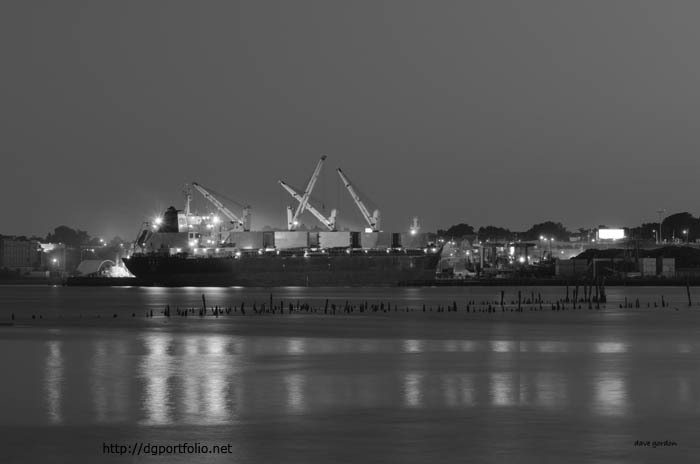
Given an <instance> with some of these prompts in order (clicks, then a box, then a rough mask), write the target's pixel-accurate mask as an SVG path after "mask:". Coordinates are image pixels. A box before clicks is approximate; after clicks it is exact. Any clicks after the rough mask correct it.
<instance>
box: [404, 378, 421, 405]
mask: <svg viewBox="0 0 700 464" xmlns="http://www.w3.org/2000/svg"><path fill="white" fill-rule="evenodd" d="M422 402H423V374H421V373H419V372H409V373H408V374H406V376H405V377H404V403H405V405H406V406H407V407H409V408H419V407H421V406H422Z"/></svg>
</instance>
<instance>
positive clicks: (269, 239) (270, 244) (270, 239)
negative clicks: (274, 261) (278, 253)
mask: <svg viewBox="0 0 700 464" xmlns="http://www.w3.org/2000/svg"><path fill="white" fill-rule="evenodd" d="M274 247H275V233H274V232H272V231H266V232H263V248H274Z"/></svg>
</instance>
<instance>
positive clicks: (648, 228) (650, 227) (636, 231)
mask: <svg viewBox="0 0 700 464" xmlns="http://www.w3.org/2000/svg"><path fill="white" fill-rule="evenodd" d="M658 231H659V223H658V222H645V223H643V224H642V225H641V226H637V227H632V228H630V229H629V234H628V235H627V236H628V237H630V238H633V239H636V240H655V239H656V234H657V233H658Z"/></svg>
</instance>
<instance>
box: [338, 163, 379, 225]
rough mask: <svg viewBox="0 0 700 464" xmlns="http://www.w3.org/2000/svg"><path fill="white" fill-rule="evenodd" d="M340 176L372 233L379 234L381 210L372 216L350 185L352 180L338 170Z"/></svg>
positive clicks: (376, 210)
mask: <svg viewBox="0 0 700 464" xmlns="http://www.w3.org/2000/svg"><path fill="white" fill-rule="evenodd" d="M338 175H339V176H340V178H341V179H342V180H343V184H345V188H346V189H348V192H350V196H351V197H352V199H353V200H354V201H355V204H356V205H357V207H358V208H359V209H360V213H361V214H362V217H363V218H365V221H366V222H367V225H368V226H369V227H368V228H369V229H370V230H371V231H372V232H379V210H378V209H375V210H374V212H373V213H372V214H371V215H370V214H369V210H368V209H367V207H366V206H365V204H364V203H362V200H361V199H360V196H359V195H358V194H357V192H355V189H354V188H353V186H352V184H351V183H350V180H349V179H348V178H347V176H345V174H343V171H341V170H340V168H338Z"/></svg>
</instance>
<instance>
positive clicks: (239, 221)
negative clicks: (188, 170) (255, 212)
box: [192, 182, 250, 231]
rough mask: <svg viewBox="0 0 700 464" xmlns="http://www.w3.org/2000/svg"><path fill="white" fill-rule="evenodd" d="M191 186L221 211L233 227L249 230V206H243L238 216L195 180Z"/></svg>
mask: <svg viewBox="0 0 700 464" xmlns="http://www.w3.org/2000/svg"><path fill="white" fill-rule="evenodd" d="M192 187H194V188H196V189H197V191H198V192H199V193H201V194H202V196H203V197H204V198H206V199H207V200H209V201H210V202H211V203H212V204H213V205H214V206H216V209H218V210H219V211H221V213H222V214H223V215H224V216H226V217H227V218H228V220H229V221H231V223H232V224H233V225H234V228H235V229H242V230H244V231H249V230H250V206H246V207H245V208H243V217H242V218H239V217H238V216H236V215H235V214H233V212H232V211H231V210H230V209H228V208H227V207H225V206H224V205H223V203H221V202H220V201H219V200H217V199H216V198H215V197H214V196H213V195H212V194H211V193H209V192H208V191H207V189H205V188H204V187H202V186H201V185H199V184H198V183H197V182H192Z"/></svg>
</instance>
